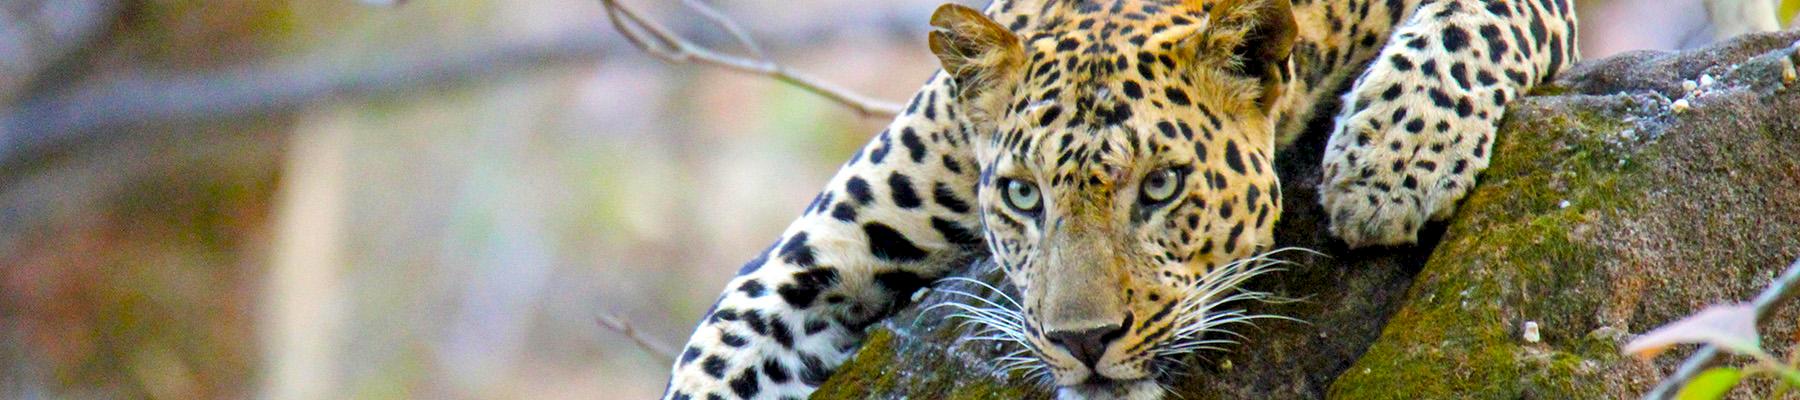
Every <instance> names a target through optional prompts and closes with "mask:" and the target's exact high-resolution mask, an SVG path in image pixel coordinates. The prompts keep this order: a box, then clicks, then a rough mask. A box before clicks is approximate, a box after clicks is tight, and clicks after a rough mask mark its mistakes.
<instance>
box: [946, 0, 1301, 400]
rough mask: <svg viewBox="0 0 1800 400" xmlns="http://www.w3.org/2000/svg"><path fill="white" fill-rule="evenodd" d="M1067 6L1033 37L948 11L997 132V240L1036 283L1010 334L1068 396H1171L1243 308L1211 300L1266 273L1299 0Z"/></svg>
mask: <svg viewBox="0 0 1800 400" xmlns="http://www.w3.org/2000/svg"><path fill="white" fill-rule="evenodd" d="M1058 4H1064V5H1061V6H1052V7H1050V8H1048V9H1047V10H1046V11H1048V13H1047V15H1046V16H1044V17H1042V18H1041V23H1040V24H1039V25H1038V26H1036V27H1035V29H1032V30H1030V31H1028V32H1018V33H1015V32H1011V31H1009V30H1007V29H1006V28H1003V27H1000V26H999V25H998V24H996V23H994V22H992V21H990V20H988V19H987V18H985V17H983V16H982V15H981V14H980V13H979V12H976V11H974V10H971V9H967V8H962V7H960V6H954V5H947V6H944V7H943V8H940V9H939V11H938V12H937V13H936V14H935V15H934V16H933V19H932V22H933V25H934V26H936V27H938V28H939V30H938V31H936V32H933V34H932V37H931V44H932V49H933V51H934V52H935V53H937V54H938V56H939V58H940V59H941V61H942V62H943V64H944V67H945V71H946V72H947V73H949V74H951V75H952V77H953V79H954V81H955V83H956V85H957V88H956V90H957V96H958V97H959V99H960V100H961V102H962V104H963V105H964V109H965V112H967V114H968V116H969V119H970V120H971V121H972V122H971V123H972V125H973V126H972V128H973V129H976V130H978V131H979V132H981V135H982V136H980V137H981V138H983V139H984V142H981V143H980V145H978V146H976V150H975V152H976V157H977V158H978V160H979V161H980V162H981V166H982V170H981V180H980V190H979V194H978V197H979V202H980V204H981V205H982V207H981V210H982V212H983V214H982V218H983V223H984V226H985V234H986V236H987V242H988V244H989V246H990V250H991V251H992V254H993V256H994V259H995V261H996V262H997V263H998V264H1000V265H1001V266H1002V267H1003V268H1004V269H1005V271H1006V275H1007V278H1008V279H1009V280H1010V283H1012V284H1013V285H1014V286H1016V287H1017V288H1018V289H1019V293H1020V294H1021V298H1020V299H1018V300H1019V301H1018V303H1019V308H1020V309H1019V310H1016V311H1017V312H1016V313H1015V314H1008V315H1015V316H1016V317H1017V318H1016V319H1017V321H1011V323H1012V325H1008V326H1005V327H1002V329H999V330H1000V331H1004V332H1012V333H1013V335H1014V336H1015V339H1016V340H1015V341H1016V342H1017V343H1019V344H1021V345H1022V346H1023V347H1025V349H1024V350H1022V351H1021V354H1029V355H1028V356H1022V357H1025V358H1026V360H1025V362H1022V363H1018V365H1024V366H1026V367H1027V369H1033V370H1039V369H1041V370H1043V371H1047V372H1048V374H1047V375H1048V376H1049V377H1050V378H1051V379H1050V381H1052V382H1053V383H1054V384H1055V385H1056V386H1058V387H1059V388H1060V389H1059V390H1060V391H1061V393H1063V394H1064V395H1065V396H1070V397H1120V398H1134V397H1141V396H1142V397H1156V396H1158V395H1160V392H1161V390H1160V389H1159V386H1158V385H1157V383H1156V378H1157V377H1159V376H1160V375H1162V374H1163V373H1165V372H1167V368H1168V367H1169V366H1171V365H1173V363H1174V362H1175V360H1176V359H1178V358H1180V357H1182V356H1184V355H1186V354H1187V353H1190V352H1192V351H1194V350H1196V349H1199V348H1202V347H1205V346H1206V345H1207V344H1210V343H1212V342H1208V341H1207V340H1208V339H1216V338H1209V337H1206V335H1207V333H1208V332H1209V331H1210V330H1213V329H1216V328H1218V326H1217V325H1218V324H1220V323H1222V322H1223V321H1227V320H1230V319H1231V318H1232V317H1234V315H1236V316H1241V314H1231V313H1230V312H1226V311H1223V310H1218V309H1215V308H1214V307H1213V306H1215V305H1218V304H1220V303H1221V302H1224V301H1228V300H1235V299H1238V298H1241V296H1240V297H1233V295H1234V294H1236V293H1239V292H1237V291H1236V286H1237V284H1238V283H1241V282H1242V281H1243V279H1247V278H1248V277H1249V276H1254V275H1255V274H1256V273H1260V272H1261V271H1264V269H1262V268H1261V267H1260V265H1261V264H1257V263H1256V262H1255V261H1258V260H1261V259H1260V258H1257V257H1254V256H1256V255H1257V253H1258V252H1259V251H1261V250H1262V249H1265V248H1266V247H1267V246H1268V245H1269V244H1270V243H1271V242H1272V238H1271V233H1270V231H1271V227H1272V226H1273V224H1274V222H1275V220H1276V219H1277V218H1278V217H1279V215H1280V188H1279V185H1278V184H1277V178H1276V176H1275V174H1274V172H1273V166H1272V164H1271V163H1272V160H1273V159H1272V157H1273V154H1274V142H1273V138H1274V129H1275V122H1276V118H1277V116H1276V115H1275V113H1274V112H1272V111H1271V110H1272V109H1274V107H1272V105H1273V104H1275V103H1276V102H1278V101H1279V98H1280V96H1281V94H1282V92H1283V88H1284V86H1285V85H1286V84H1287V83H1286V81H1287V79H1286V77H1287V76H1290V74H1289V73H1288V71H1289V70H1288V68H1289V63H1288V60H1287V53H1288V48H1289V47H1290V46H1291V44H1292V41H1293V32H1294V29H1293V17H1292V14H1291V11H1289V8H1288V5H1287V4H1286V2H1285V1H1239V2H1197V1H1189V2H1169V1H1120V2H1116V3H1110V4H1108V3H1106V2H1064V3H1058ZM1246 260H1250V261H1251V262H1245V261H1246ZM1032 359H1035V361H1036V362H1035V363H1033V362H1031V361H1033V360H1032Z"/></svg>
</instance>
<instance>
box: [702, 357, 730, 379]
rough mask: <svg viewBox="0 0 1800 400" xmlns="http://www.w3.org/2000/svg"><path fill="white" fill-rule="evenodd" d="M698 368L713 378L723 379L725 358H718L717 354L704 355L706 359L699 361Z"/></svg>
mask: <svg viewBox="0 0 1800 400" xmlns="http://www.w3.org/2000/svg"><path fill="white" fill-rule="evenodd" d="M700 370H701V371H703V372H706V375H707V376H711V377H713V378H714V379H725V359H723V358H719V356H706V361H701V362H700Z"/></svg>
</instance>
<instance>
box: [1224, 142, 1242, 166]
mask: <svg viewBox="0 0 1800 400" xmlns="http://www.w3.org/2000/svg"><path fill="white" fill-rule="evenodd" d="M1225 166H1227V167H1231V170H1232V171H1235V172H1237V173H1238V174H1239V175H1242V174H1244V172H1245V171H1244V155H1243V154H1239V153H1238V147H1237V142H1236V141H1232V140H1227V141H1225Z"/></svg>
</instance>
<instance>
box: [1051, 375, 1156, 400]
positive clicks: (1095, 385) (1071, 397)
mask: <svg viewBox="0 0 1800 400" xmlns="http://www.w3.org/2000/svg"><path fill="white" fill-rule="evenodd" d="M1164 393H1166V391H1165V390H1164V389H1163V387H1162V385H1158V384H1156V382H1155V381H1152V380H1150V379H1137V380H1130V381H1114V380H1105V381H1097V382H1096V381H1088V382H1085V383H1082V384H1078V385H1070V386H1059V387H1057V388H1056V399H1057V400H1111V399H1118V400H1159V399H1162V398H1163V394H1164Z"/></svg>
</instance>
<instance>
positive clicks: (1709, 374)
mask: <svg viewBox="0 0 1800 400" xmlns="http://www.w3.org/2000/svg"><path fill="white" fill-rule="evenodd" d="M1743 378H1744V372H1743V371H1739V370H1738V369H1737V368H1727V367H1718V368H1713V369H1709V370H1706V371H1705V372H1701V373H1700V376H1696V377H1694V379H1692V380H1689V381H1688V383H1687V385H1686V386H1682V387H1681V391H1680V392H1676V393H1675V398H1677V399H1681V400H1712V399H1721V398H1725V392H1729V391H1731V387H1732V386H1737V383H1738V380H1740V379H1743Z"/></svg>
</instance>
